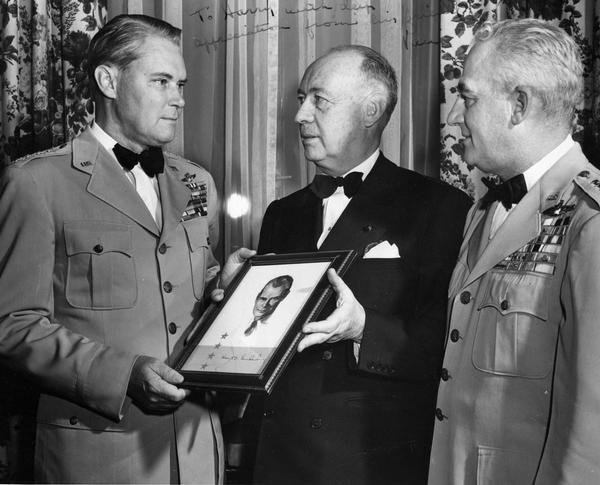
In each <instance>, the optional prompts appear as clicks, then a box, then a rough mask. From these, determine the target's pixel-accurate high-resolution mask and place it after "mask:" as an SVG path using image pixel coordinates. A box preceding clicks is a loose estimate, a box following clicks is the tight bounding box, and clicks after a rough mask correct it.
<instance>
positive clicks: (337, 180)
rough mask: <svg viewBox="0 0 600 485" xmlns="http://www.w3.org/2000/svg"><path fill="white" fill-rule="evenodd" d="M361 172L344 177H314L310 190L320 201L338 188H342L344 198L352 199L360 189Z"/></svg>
mask: <svg viewBox="0 0 600 485" xmlns="http://www.w3.org/2000/svg"><path fill="white" fill-rule="evenodd" d="M362 175H363V174H362V173H361V172H350V173H349V174H348V175H346V176H345V177H330V176H329V175H315V178H314V179H313V181H312V183H311V184H310V189H311V190H312V191H313V192H314V194H315V195H316V196H317V197H319V198H320V199H326V198H327V197H330V196H331V195H332V194H333V193H334V192H335V191H336V189H337V188H338V187H343V188H344V194H346V197H348V198H352V197H354V196H355V195H356V193H357V192H358V189H360V186H361V184H362Z"/></svg>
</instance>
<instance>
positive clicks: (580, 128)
mask: <svg viewBox="0 0 600 485" xmlns="http://www.w3.org/2000/svg"><path fill="white" fill-rule="evenodd" d="M599 15H600V1H598V0H587V1H586V0H550V1H540V0H504V1H503V0H461V1H455V0H440V16H441V18H440V26H441V28H440V30H441V34H440V48H441V59H440V63H441V66H440V67H441V77H442V88H441V91H442V92H441V93H440V95H441V106H440V116H441V159H440V162H441V178H442V179H443V180H445V181H446V182H448V183H451V184H453V185H455V186H457V187H459V188H461V189H463V190H464V191H466V192H468V193H469V194H470V195H471V196H474V197H478V196H479V195H481V193H482V185H481V183H480V180H481V174H480V172H478V170H477V169H474V168H473V167H470V166H468V165H467V164H466V163H465V162H463V161H462V159H461V155H462V149H461V144H460V141H461V140H460V139H461V135H460V129H459V128H457V127H451V126H448V125H447V124H446V123H445V121H446V117H447V116H448V113H449V111H450V109H451V108H452V105H453V104H454V101H455V99H456V96H457V94H456V86H457V84H458V78H459V77H460V75H461V73H462V68H463V63H464V60H465V56H466V53H467V49H468V47H469V43H470V42H471V40H472V38H473V33H474V32H475V31H476V30H477V28H478V27H479V26H480V25H481V23H482V22H484V21H485V20H487V19H494V18H495V19H498V20H503V19H506V18H520V17H537V18H543V19H545V20H550V21H552V22H555V23H556V24H557V25H559V26H560V27H562V28H563V29H565V30H566V31H567V32H568V33H569V34H570V35H572V36H573V38H574V39H575V40H576V42H577V44H578V45H579V46H580V48H581V54H582V57H583V64H584V67H585V72H584V76H585V102H584V104H583V106H581V109H580V110H579V111H578V113H577V115H578V116H577V126H576V128H575V133H574V138H575V140H576V141H578V142H579V143H581V145H582V147H583V150H584V152H585V153H586V155H587V157H588V159H589V160H590V161H591V162H592V163H595V164H597V165H598V164H599V163H600V159H599V158H598V156H597V155H596V154H597V153H598V149H599V148H600V134H599V132H598V123H599V121H600V93H599V90H600V62H599V61H600V58H599V57H600V48H599V47H600V46H599V42H600V40H599V38H598V34H599V33H600V21H599ZM490 68H491V69H493V66H490Z"/></svg>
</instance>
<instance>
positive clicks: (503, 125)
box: [448, 44, 514, 178]
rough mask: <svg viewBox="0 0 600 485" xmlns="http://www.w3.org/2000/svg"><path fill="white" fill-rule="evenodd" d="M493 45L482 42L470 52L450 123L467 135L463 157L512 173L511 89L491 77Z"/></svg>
mask: <svg viewBox="0 0 600 485" xmlns="http://www.w3.org/2000/svg"><path fill="white" fill-rule="evenodd" d="M489 49H490V46H488V45H487V44H478V45H476V46H475V47H473V49H472V50H471V52H470V53H469V55H468V57H467V61H466V62H465V66H464V71H463V75H462V77H461V79H460V82H459V86H458V90H459V93H460V96H459V97H458V98H457V99H456V102H455V103H454V106H453V107H452V110H451V111H450V113H449V114H448V124H450V125H452V126H459V127H460V130H461V133H462V136H463V137H464V141H463V148H464V154H463V159H464V160H465V161H466V162H467V163H468V164H470V165H474V166H475V167H477V168H479V169H480V170H482V171H483V172H486V173H493V174H496V175H500V177H502V178H506V177H509V176H510V175H512V169H511V165H512V164H513V163H514V161H512V160H511V159H510V157H511V156H512V155H511V141H510V135H511V133H510V128H511V109H512V105H511V102H510V100H509V96H508V93H503V90H502V89H501V88H500V87H497V86H495V85H494V81H493V80H492V78H491V77H490V75H489V74H490V72H491V71H490V68H489V62H490V61H489V57H488V53H489Z"/></svg>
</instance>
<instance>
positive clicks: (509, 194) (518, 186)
mask: <svg viewBox="0 0 600 485" xmlns="http://www.w3.org/2000/svg"><path fill="white" fill-rule="evenodd" d="M481 181H482V182H483V183H484V184H485V186H486V187H487V188H488V191H487V192H486V193H485V195H484V196H483V198H482V204H483V207H487V206H488V205H490V204H491V203H492V202H494V201H495V200H498V201H500V203H501V204H502V205H503V206H504V207H505V208H506V210H510V208H511V207H512V205H513V204H518V203H519V202H520V201H521V199H522V198H523V196H524V195H525V194H526V193H527V184H526V183H525V177H523V174H519V175H517V176H515V177H513V178H511V179H508V180H507V181H505V182H502V183H501V184H496V183H495V182H494V181H493V180H492V179H487V178H483V179H481Z"/></svg>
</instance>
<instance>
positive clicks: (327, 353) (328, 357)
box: [321, 350, 333, 360]
mask: <svg viewBox="0 0 600 485" xmlns="http://www.w3.org/2000/svg"><path fill="white" fill-rule="evenodd" d="M332 357H333V353H332V352H331V350H326V351H325V352H323V355H322V356H321V359H323V360H331V358H332Z"/></svg>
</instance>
